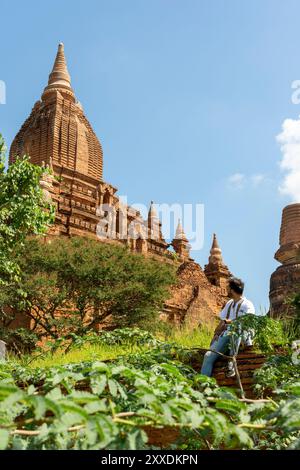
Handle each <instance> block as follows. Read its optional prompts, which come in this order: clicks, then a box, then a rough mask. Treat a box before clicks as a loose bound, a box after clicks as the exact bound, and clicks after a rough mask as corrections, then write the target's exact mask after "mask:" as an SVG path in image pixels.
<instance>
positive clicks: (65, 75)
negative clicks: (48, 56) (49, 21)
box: [44, 42, 74, 96]
mask: <svg viewBox="0 0 300 470" xmlns="http://www.w3.org/2000/svg"><path fill="white" fill-rule="evenodd" d="M53 89H59V90H61V91H66V92H67V93H68V94H71V95H73V96H74V92H73V90H72V87H71V77H70V74H69V72H68V68H67V62H66V57H65V51H64V45H63V43H62V42H61V43H59V45H58V51H57V54H56V58H55V61H54V65H53V68H52V72H51V73H50V75H49V80H48V85H47V86H46V88H45V91H44V92H46V91H48V90H53Z"/></svg>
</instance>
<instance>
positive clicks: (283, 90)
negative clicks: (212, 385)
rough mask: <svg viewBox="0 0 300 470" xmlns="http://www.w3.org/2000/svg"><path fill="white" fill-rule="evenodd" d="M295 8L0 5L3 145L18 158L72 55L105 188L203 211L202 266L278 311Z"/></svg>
mask: <svg viewBox="0 0 300 470" xmlns="http://www.w3.org/2000/svg"><path fill="white" fill-rule="evenodd" d="M299 18H300V2H299V1H297V0H285V1H284V2H282V1H281V0H251V1H247V2H246V1H242V0H151V1H150V0H148V1H146V0H143V1H142V0H140V1H137V0H126V1H124V0H123V1H121V0H107V1H104V0H85V1H83V0H77V1H76V0H73V1H72V2H71V1H66V0H65V1H61V0H60V1H57V0H52V1H51V2H48V3H47V2H43V3H42V2H38V1H33V0H27V1H26V2H22V1H21V0H20V1H15V0H10V1H6V0H2V1H1V20H2V21H1V37H2V40H1V44H0V52H1V56H0V57H1V62H0V80H3V81H5V83H6V87H7V103H6V105H0V131H1V132H2V133H3V135H4V137H5V139H6V141H7V144H8V145H9V144H10V143H11V140H12V138H13V137H14V135H15V134H16V132H17V131H18V129H19V127H20V126H21V124H22V123H23V121H24V120H25V118H26V117H27V116H28V115H29V112H30V110H31V108H32V106H33V104H34V102H35V101H36V100H38V99H39V98H40V95H41V92H42V90H43V88H44V86H45V85H46V83H47V79H48V75H49V73H50V71H51V67H52V65H53V61H54V57H55V54H56V49H57V44H58V43H59V42H60V41H62V42H64V44H65V52H66V56H67V61H68V68H69V72H70V74H71V77H72V85H73V88H74V90H75V92H76V96H77V98H78V99H79V100H80V102H81V103H82V104H83V106H84V110H85V113H86V115H87V117H88V119H89V120H90V122H91V124H92V126H93V128H94V130H95V132H96V133H97V135H98V137H99V138H100V140H101V143H102V146H103V150H104V177H105V180H106V181H108V182H110V183H112V184H113V185H115V186H117V187H118V188H119V194H122V195H124V194H126V195H127V196H128V201H129V203H132V202H140V203H146V204H148V203H149V201H150V200H151V199H153V200H154V201H155V202H157V203H163V202H164V203H174V202H178V203H182V204H183V203H192V204H196V203H203V204H205V243H204V247H203V249H202V250H200V251H197V252H194V253H193V256H194V258H195V259H196V260H197V261H199V262H200V264H201V265H202V266H203V265H204V264H205V262H206V260H207V257H208V254H209V249H210V245H211V237H212V233H213V232H216V233H217V236H218V239H219V243H220V245H221V248H222V249H223V256H224V260H225V262H226V263H227V264H228V266H229V267H230V269H231V271H232V272H233V273H235V274H236V275H238V276H240V277H241V278H242V279H244V280H245V282H246V295H247V297H249V298H250V299H251V300H253V301H254V303H255V305H256V307H257V308H259V307H260V306H263V307H266V308H267V307H268V289H269V277H270V274H271V273H272V271H273V270H274V269H275V267H276V266H277V263H276V262H275V261H274V259H273V255H274V252H275V251H276V249H277V248H278V235H279V228H280V219H281V210H282V208H283V207H284V206H285V205H286V204H287V203H289V202H290V199H291V198H290V197H289V196H287V195H283V194H281V193H280V192H279V190H278V186H279V185H280V184H281V183H282V179H283V173H282V171H281V170H280V166H279V163H280V161H281V158H282V155H281V152H280V146H279V144H278V142H276V136H277V135H278V134H279V133H280V132H281V127H282V123H283V121H284V120H285V119H287V118H291V119H297V118H298V115H299V113H300V105H295V104H293V103H292V102H291V94H292V89H291V84H292V82H293V81H294V80H297V79H300V50H299V45H300V36H299Z"/></svg>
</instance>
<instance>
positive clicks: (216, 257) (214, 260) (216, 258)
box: [208, 233, 224, 265]
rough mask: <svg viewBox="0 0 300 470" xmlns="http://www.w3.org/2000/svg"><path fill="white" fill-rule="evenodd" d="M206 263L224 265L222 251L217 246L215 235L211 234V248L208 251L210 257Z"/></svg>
mask: <svg viewBox="0 0 300 470" xmlns="http://www.w3.org/2000/svg"><path fill="white" fill-rule="evenodd" d="M208 262H209V264H223V265H224V261H223V258H222V250H221V248H220V246H219V243H218V240H217V236H216V234H215V233H214V234H213V242H212V246H211V250H210V257H209V260H208Z"/></svg>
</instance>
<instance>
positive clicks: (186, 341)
mask: <svg viewBox="0 0 300 470" xmlns="http://www.w3.org/2000/svg"><path fill="white" fill-rule="evenodd" d="M212 333H213V331H212V329H209V328H207V327H204V328H198V329H195V330H192V331H191V330H188V329H175V328H174V329H173V330H172V331H171V333H168V334H167V335H166V334H164V335H162V333H158V334H157V335H156V337H157V338H158V339H160V340H163V341H166V342H168V343H176V344H178V345H179V346H183V347H184V348H208V347H209V344H210V341H211V338H212ZM149 350H150V346H137V345H134V344H131V343H127V344H122V345H107V344H89V343H86V344H85V345H84V346H82V347H80V348H74V349H71V350H70V351H69V352H67V353H65V352H64V351H62V350H57V351H56V352H55V353H49V352H45V353H42V354H41V353H39V354H37V353H33V354H32V355H31V356H27V357H24V358H22V359H21V360H19V361H20V362H21V363H23V364H24V365H25V364H28V366H29V367H32V368H35V367H54V366H58V365H63V364H70V363H78V362H83V361H96V360H97V361H108V360H114V359H116V358H118V357H120V356H128V355H130V354H135V353H140V352H146V351H149Z"/></svg>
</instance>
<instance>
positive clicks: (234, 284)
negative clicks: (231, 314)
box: [229, 277, 245, 295]
mask: <svg viewBox="0 0 300 470" xmlns="http://www.w3.org/2000/svg"><path fill="white" fill-rule="evenodd" d="M229 287H230V289H231V290H233V291H234V292H235V293H236V294H239V295H242V293H243V292H244V287H245V284H244V283H243V281H242V280H241V279H238V278H237V277H232V278H230V279H229Z"/></svg>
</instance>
